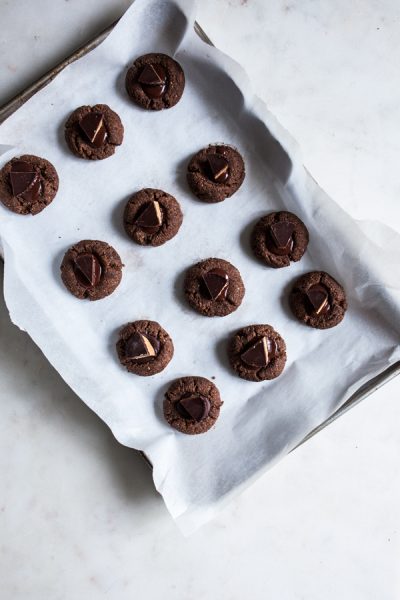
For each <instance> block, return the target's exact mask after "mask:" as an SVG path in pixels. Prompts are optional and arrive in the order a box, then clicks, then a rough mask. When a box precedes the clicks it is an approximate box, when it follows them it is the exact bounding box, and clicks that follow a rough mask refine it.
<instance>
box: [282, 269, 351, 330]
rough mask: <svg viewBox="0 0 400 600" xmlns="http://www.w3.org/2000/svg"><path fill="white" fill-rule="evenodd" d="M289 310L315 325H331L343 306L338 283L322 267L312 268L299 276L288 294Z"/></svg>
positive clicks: (345, 307)
mask: <svg viewBox="0 0 400 600" xmlns="http://www.w3.org/2000/svg"><path fill="white" fill-rule="evenodd" d="M289 304H290V308H291V309H292V312H293V314H294V315H295V317H297V318H298V319H299V320H300V321H303V323H305V324H306V325H309V326H310V327H315V328H316V329H329V328H330V327H335V325H338V324H339V323H340V321H341V320H342V319H343V317H344V314H345V312H346V310H347V300H346V294H345V291H344V289H343V288H342V286H341V285H340V284H339V283H338V282H337V281H336V280H335V279H333V277H331V276H330V275H328V273H325V272H324V271H312V272H311V273H306V274H305V275H303V276H302V277H300V278H299V279H298V280H297V281H296V283H295V284H294V286H293V289H292V291H291V292H290V295H289Z"/></svg>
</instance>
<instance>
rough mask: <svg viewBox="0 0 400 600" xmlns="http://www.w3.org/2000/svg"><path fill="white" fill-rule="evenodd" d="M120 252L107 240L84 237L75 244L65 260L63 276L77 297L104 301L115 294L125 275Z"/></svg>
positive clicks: (63, 262)
mask: <svg viewBox="0 0 400 600" xmlns="http://www.w3.org/2000/svg"><path fill="white" fill-rule="evenodd" d="M122 267H123V264H122V262H121V259H120V257H119V254H118V253H117V252H116V250H114V248H113V247H112V246H109V245H108V244H106V242H99V241H98V240H82V241H81V242H78V243H77V244H74V246H72V247H71V248H70V249H69V250H68V251H67V252H66V254H65V256H64V258H63V261H62V263H61V279H62V280H63V282H64V285H65V287H66V288H67V289H68V290H69V291H70V292H71V294H73V295H74V296H76V297H77V298H81V299H82V298H88V299H89V300H101V299H102V298H105V297H106V296H109V295H110V294H112V293H113V291H114V290H115V288H116V287H117V286H118V284H119V282H120V281H121V277H122Z"/></svg>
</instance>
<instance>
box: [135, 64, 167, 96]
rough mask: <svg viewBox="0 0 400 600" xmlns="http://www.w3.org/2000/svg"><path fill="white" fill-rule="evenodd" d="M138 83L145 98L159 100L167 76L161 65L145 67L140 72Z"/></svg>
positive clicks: (164, 87)
mask: <svg viewBox="0 0 400 600" xmlns="http://www.w3.org/2000/svg"><path fill="white" fill-rule="evenodd" d="M138 82H139V83H140V84H141V86H142V89H143V91H144V93H145V94H146V96H148V97H149V98H161V96H162V95H163V94H164V92H165V89H166V82H167V74H166V71H165V69H164V67H162V66H161V65H158V64H154V65H153V64H148V65H145V66H144V67H143V69H142V71H141V72H140V75H139V77H138Z"/></svg>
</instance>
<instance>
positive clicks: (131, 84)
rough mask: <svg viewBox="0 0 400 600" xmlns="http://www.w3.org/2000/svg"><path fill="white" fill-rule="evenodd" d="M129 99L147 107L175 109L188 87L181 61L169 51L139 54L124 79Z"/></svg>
mask: <svg viewBox="0 0 400 600" xmlns="http://www.w3.org/2000/svg"><path fill="white" fill-rule="evenodd" d="M125 87H126V91H127V92H128V94H129V96H130V98H131V99H132V100H133V101H134V102H136V104H138V105H139V106H141V107H142V108H146V109H147V110H162V109H163V108H172V107H173V106H175V104H177V103H178V102H179V100H180V99H181V97H182V94H183V90H184V89H185V74H184V72H183V70H182V67H181V65H180V64H179V63H177V62H176V60H174V59H173V58H171V57H170V56H167V55H166V54H154V53H153V54H145V55H143V56H139V58H137V59H136V60H135V62H134V63H133V65H132V66H131V67H130V69H129V70H128V72H127V74H126V78H125Z"/></svg>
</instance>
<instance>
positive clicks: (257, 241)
mask: <svg viewBox="0 0 400 600" xmlns="http://www.w3.org/2000/svg"><path fill="white" fill-rule="evenodd" d="M308 239H309V236H308V230H307V227H306V226H305V225H304V223H303V221H301V220H300V219H299V218H298V217H296V215H294V214H293V213H291V212H286V211H280V212H273V213H270V214H269V215H266V216H265V217H262V219H260V220H259V221H258V222H257V223H256V225H255V227H254V229H253V232H252V235H251V247H252V249H253V252H254V254H255V255H256V256H257V257H258V258H260V259H261V260H262V261H263V262H264V263H265V264H267V265H269V266H270V267H275V268H277V269H279V268H281V267H288V266H289V265H290V262H291V261H294V262H296V261H298V260H300V259H301V257H302V256H303V254H304V252H305V251H306V249H307V246H308Z"/></svg>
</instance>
